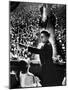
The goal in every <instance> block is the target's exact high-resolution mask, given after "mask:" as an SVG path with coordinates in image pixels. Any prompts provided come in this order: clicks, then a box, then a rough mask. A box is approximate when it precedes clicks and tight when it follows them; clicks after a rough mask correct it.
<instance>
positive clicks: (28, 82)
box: [20, 61, 41, 87]
mask: <svg viewBox="0 0 68 90" xmlns="http://www.w3.org/2000/svg"><path fill="white" fill-rule="evenodd" d="M39 82H40V80H39V78H38V77H36V76H34V75H33V74H32V73H30V72H29V65H28V64H27V63H26V62H25V61H20V86H21V87H38V86H41V84H40V83H39Z"/></svg>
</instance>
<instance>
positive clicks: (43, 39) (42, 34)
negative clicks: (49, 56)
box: [41, 33, 48, 43]
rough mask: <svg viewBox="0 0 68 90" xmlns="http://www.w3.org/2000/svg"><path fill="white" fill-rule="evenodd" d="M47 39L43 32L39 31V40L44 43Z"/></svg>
mask: <svg viewBox="0 0 68 90" xmlns="http://www.w3.org/2000/svg"><path fill="white" fill-rule="evenodd" d="M47 40H48V37H47V36H46V35H45V34H44V33H41V42H42V43H45V42H46V41H47Z"/></svg>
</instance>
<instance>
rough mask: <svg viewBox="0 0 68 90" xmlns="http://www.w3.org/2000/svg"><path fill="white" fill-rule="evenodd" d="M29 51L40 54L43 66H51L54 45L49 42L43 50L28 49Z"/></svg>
mask: <svg viewBox="0 0 68 90" xmlns="http://www.w3.org/2000/svg"><path fill="white" fill-rule="evenodd" d="M28 51H29V52H31V53H35V54H39V56H40V61H41V64H49V63H52V55H53V50H52V45H51V43H50V42H49V41H47V42H46V43H45V44H44V46H42V47H41V49H37V48H33V47H28Z"/></svg>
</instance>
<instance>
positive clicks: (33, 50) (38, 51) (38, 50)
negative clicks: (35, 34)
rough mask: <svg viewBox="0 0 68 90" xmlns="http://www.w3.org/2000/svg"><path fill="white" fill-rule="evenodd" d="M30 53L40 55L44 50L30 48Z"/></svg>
mask: <svg viewBox="0 0 68 90" xmlns="http://www.w3.org/2000/svg"><path fill="white" fill-rule="evenodd" d="M28 51H29V52H31V53H35V54H40V53H41V51H42V50H41V49H37V48H33V47H28Z"/></svg>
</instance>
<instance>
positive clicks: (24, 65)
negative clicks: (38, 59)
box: [19, 61, 28, 73]
mask: <svg viewBox="0 0 68 90" xmlns="http://www.w3.org/2000/svg"><path fill="white" fill-rule="evenodd" d="M19 66H20V71H22V73H26V72H27V69H28V65H27V63H26V62H25V61H20V62H19Z"/></svg>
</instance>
